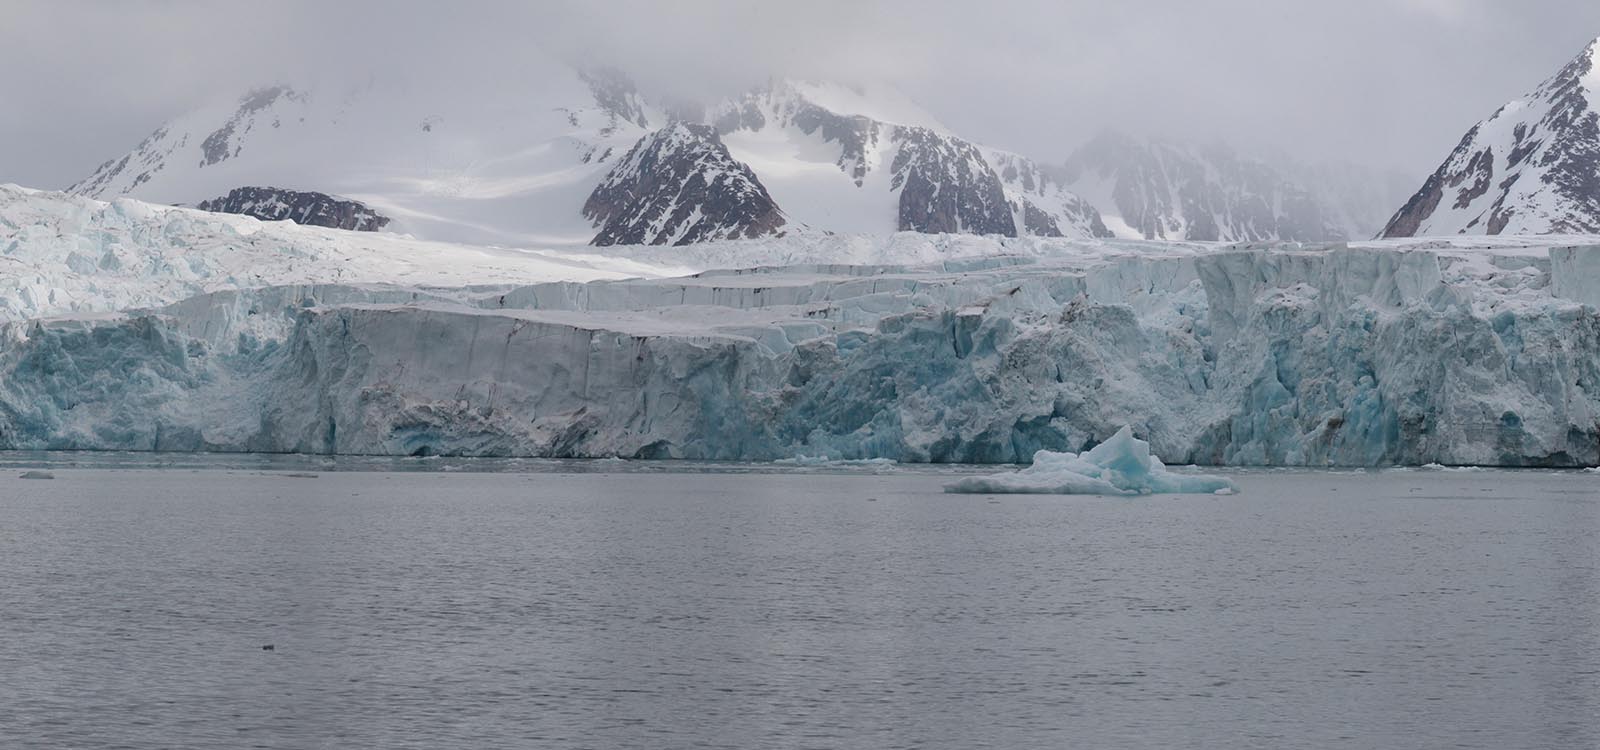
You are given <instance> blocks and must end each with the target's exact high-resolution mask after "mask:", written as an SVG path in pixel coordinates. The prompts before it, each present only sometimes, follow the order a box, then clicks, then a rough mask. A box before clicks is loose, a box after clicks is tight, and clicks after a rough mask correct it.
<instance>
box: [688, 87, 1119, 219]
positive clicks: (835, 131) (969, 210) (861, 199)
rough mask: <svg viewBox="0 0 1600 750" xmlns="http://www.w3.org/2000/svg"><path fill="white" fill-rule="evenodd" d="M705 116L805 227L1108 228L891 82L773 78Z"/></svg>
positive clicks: (1012, 158)
mask: <svg viewBox="0 0 1600 750" xmlns="http://www.w3.org/2000/svg"><path fill="white" fill-rule="evenodd" d="M710 119H711V122H712V123H713V124H714V125H715V126H716V128H717V130H718V131H719V132H720V133H721V134H722V138H723V141H724V142H725V143H727V145H728V149H729V151H730V152H731V153H732V154H733V155H734V158H736V159H739V160H740V161H743V162H745V163H747V164H750V165H751V166H752V167H753V168H754V169H755V172H756V174H757V175H759V176H760V178H761V181H762V183H763V184H765V185H766V186H767V188H768V189H769V190H770V191H772V194H773V197H774V198H775V199H776V200H777V202H778V204H779V205H780V206H782V207H784V210H785V211H786V212H788V214H789V216H790V217H791V218H792V219H794V220H795V221H797V222H800V223H803V224H805V225H808V226H812V227H817V228H822V229H827V230H829V231H837V232H852V233H865V234H884V233H888V232H893V231H897V230H898V231H917V232H962V233H974V234H1000V235H1004V236H1008V237H1016V236H1026V235H1034V236H1046V237H1063V236H1064V237H1108V236H1110V233H1109V232H1108V231H1107V230H1106V229H1105V226H1104V225H1103V224H1101V223H1100V221H1099V216H1098V215H1097V214H1096V212H1095V211H1094V210H1093V208H1092V207H1090V206H1089V205H1088V203H1087V202H1085V201H1083V200H1081V199H1079V198H1078V197H1077V196H1075V195H1072V194H1071V193H1070V192H1068V191H1067V190H1065V189H1064V188H1062V187H1061V186H1060V185H1059V184H1057V183H1056V182H1055V181H1054V180H1053V179H1052V178H1050V177H1049V176H1047V175H1045V174H1044V173H1043V170H1041V169H1040V168H1039V167H1038V166H1037V165H1035V164H1034V163H1033V162H1031V161H1029V160H1028V159H1026V158H1024V157H1021V156H1018V155H1016V154H1011V153H1007V152H1004V151H1000V150H997V149H992V148H987V147H983V146H980V145H978V144H975V143H972V142H970V141H967V140H965V139H962V138H960V137H958V136H956V135H953V134H951V133H950V132H949V130H948V129H947V128H945V127H944V126H943V125H942V124H940V123H939V122H938V120H937V119H935V118H934V117H933V116H931V115H929V114H928V113H926V112H924V111H922V110H921V109H919V108H917V107H916V106H915V104H913V103H911V102H910V101H908V100H906V99H905V98H904V97H901V96H899V95H897V94H895V93H893V92H882V91H876V90H866V89H853V88H849V87H845V86H838V85H828V84H817V83H806V82H795V81H778V82H774V83H773V84H771V85H769V86H767V87H765V88H763V89H761V90H758V91H754V92H750V93H748V94H746V95H745V96H743V97H740V98H738V99H735V100H733V101H729V102H725V103H723V104H722V105H720V106H718V107H717V108H715V109H714V110H713V111H712V113H711V116H710Z"/></svg>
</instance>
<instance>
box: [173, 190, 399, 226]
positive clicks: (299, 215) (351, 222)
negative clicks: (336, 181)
mask: <svg viewBox="0 0 1600 750" xmlns="http://www.w3.org/2000/svg"><path fill="white" fill-rule="evenodd" d="M196 208H199V209H200V210H202V211H216V212H218V213H225V214H242V215H244V216H253V217H255V218H257V219H261V220H263V221H283V220H288V221H292V222H294V223H296V224H304V225H306V226H314V227H329V228H332V229H348V230H352V231H357V232H376V231H378V230H379V229H382V228H383V227H384V226H385V225H387V224H388V223H389V217H387V216H384V215H383V214H380V213H378V212H377V211H374V210H372V209H371V208H368V207H367V205H366V204H364V203H361V202H360V201H353V200H345V199H342V198H335V197H333V196H331V195H327V194H324V193H316V192H309V191H299V190H284V189H282V188H274V187H241V188H234V189H233V190H230V191H228V194H227V195H225V196H223V197H221V198H213V199H211V200H207V201H201V202H200V205H198V206H196Z"/></svg>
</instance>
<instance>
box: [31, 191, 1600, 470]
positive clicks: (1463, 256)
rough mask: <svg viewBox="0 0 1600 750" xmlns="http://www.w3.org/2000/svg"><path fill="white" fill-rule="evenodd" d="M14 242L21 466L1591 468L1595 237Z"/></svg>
mask: <svg viewBox="0 0 1600 750" xmlns="http://www.w3.org/2000/svg"><path fill="white" fill-rule="evenodd" d="M0 222H3V223H0V264H4V266H0V267H4V268H6V269H7V270H6V271H5V273H4V275H0V283H7V284H14V285H13V286H10V287H0V289H3V290H4V291H0V294H3V297H0V301H3V302H4V305H5V309H6V310H9V311H21V312H22V314H23V315H24V316H27V317H30V318H32V317H33V316H38V315H55V317H48V318H43V319H37V318H35V319H20V318H14V319H13V320H11V321H10V322H5V323H0V448H85V449H129V450H214V451H302V452H322V453H327V452H338V453H352V454H398V455H411V454H462V455H531V456H589V457H600V456H624V457H641V458H664V457H682V458H716V459H752V460H771V459H778V458H788V457H793V456H797V455H827V456H830V457H836V458H840V459H856V460H860V459H872V458H886V459H893V460H898V461H972V462H1017V461H1024V460H1027V459H1028V457H1030V456H1032V455H1034V453H1035V452H1036V451H1039V450H1050V451H1057V452H1073V453H1078V452H1081V451H1084V450H1086V449H1088V448H1092V447H1093V446H1095V445H1097V444H1099V443H1101V442H1103V441H1105V440H1107V439H1109V438H1111V437H1113V436H1114V435H1115V434H1116V433H1117V431H1118V430H1120V429H1121V428H1122V427H1123V426H1124V425H1131V426H1132V427H1133V429H1134V430H1135V432H1136V433H1137V434H1139V435H1140V436H1142V437H1144V438H1145V439H1146V440H1148V442H1149V443H1150V448H1151V450H1153V451H1154V452H1155V453H1156V454H1157V455H1160V456H1162V457H1164V458H1167V459H1169V460H1171V461H1173V462H1177V463H1199V464H1214V465H1221V464H1229V465H1330V464H1332V465H1354V466H1374V465H1390V464H1419V465H1420V464H1426V463H1435V462H1436V463H1441V464H1486V465H1512V466H1525V465H1537V466H1581V465H1595V464H1600V313H1597V311H1596V304H1597V303H1600V299H1597V298H1596V297H1597V296H1600V237H1566V238H1511V237H1505V238H1447V239H1430V240H1417V241H1411V240H1392V241H1380V242H1372V243H1365V244H1362V245H1357V246H1346V245H1332V246H1322V247H1310V246H1293V245H1270V246H1247V247H1228V246H1217V245H1202V244H1195V243H1188V244H1173V243H1152V242H1117V241H1076V242H1075V241H1066V240H1044V239H1040V238H1030V239H1019V240H1008V241H1001V240H997V239H986V238H979V237H960V236H943V237H941V236H925V235H896V236H895V237H892V238H886V239H874V238H855V239H850V238H839V237H825V238H819V237H814V236H802V235H796V236H789V237H783V238H764V239H759V240H748V241H740V242H719V243H708V244H704V245H695V246H692V250H693V251H694V252H692V253H689V254H688V255H686V256H684V257H682V258H680V259H681V260H684V261H685V262H688V263H700V262H702V261H707V262H709V261H717V262H718V263H716V264H708V265H702V266H699V267H700V268H710V267H712V266H713V265H717V264H720V261H721V260H723V259H725V258H728V257H734V256H740V255H741V254H743V256H744V257H746V258H747V262H746V263H745V265H766V266H767V267H763V268H751V269H747V270H706V271H704V272H702V273H700V274H698V275H696V276H692V277H676V278H672V277H661V275H660V274H662V273H664V269H663V267H662V266H660V265H657V264H656V263H655V261H656V260H657V259H658V255H659V254H671V253H673V251H674V249H672V248H657V247H645V248H641V247H619V248H615V249H608V252H614V253H616V256H614V257H609V258H596V257H592V256H591V257H584V256H567V255H559V254H550V253H524V252H518V251H510V250H492V249H480V248H468V247H450V246H441V245H436V244H432V243H422V242H416V241H410V240H399V239H396V238H392V237H389V238H384V237H381V236H379V237H376V238H375V237H374V235H371V234H370V233H344V232H335V231H332V230H319V229H312V228H305V227H293V226H289V225H284V224H272V223H262V222H257V221H255V220H251V219H243V218H238V217H227V216H207V215H204V214H198V213H196V212H192V211H186V210H180V209H158V208H154V207H149V206H146V205H144V204H139V203H136V202H132V201H118V202H115V203H112V204H109V205H108V204H101V203H97V202H93V201H85V200H83V199H77V198H70V197H66V196H62V195H60V194H48V193H34V192H29V191H22V190H18V189H9V188H8V189H5V190H3V191H0ZM373 240H377V241H380V243H379V244H376V245H374V244H363V243H366V242H369V241H373ZM74 254H76V258H74ZM108 254H109V255H110V256H111V260H110V261H107V260H104V259H105V258H106V256H107V255H108ZM863 257H877V258H879V259H880V261H879V262H878V263H876V264H864V265H863V264H860V261H861V258H863ZM852 262H854V263H856V264H850V263H852ZM647 272H648V273H651V274H655V275H656V277H655V278H632V279H624V278H620V277H622V276H626V275H643V274H645V273H647ZM24 293H25V294H26V295H27V297H28V299H27V301H26V302H19V301H18V300H19V299H21V297H22V296H23V294H24ZM141 306H149V309H135V308H139V307H141ZM74 308H76V309H79V310H85V311H97V312H94V313H73V314H66V315H61V314H60V313H62V312H63V311H67V310H71V309H74ZM108 310H120V312H103V311H108ZM12 315H15V312H13V313H12Z"/></svg>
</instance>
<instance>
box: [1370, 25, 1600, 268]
mask: <svg viewBox="0 0 1600 750" xmlns="http://www.w3.org/2000/svg"><path fill="white" fill-rule="evenodd" d="M1597 56H1600V39H1597V40H1595V41H1593V42H1590V43H1589V46H1588V47H1587V48H1586V49H1585V50H1584V51H1583V53H1582V54H1580V55H1578V56H1577V57H1576V58H1574V59H1573V60H1572V61H1571V62H1569V63H1567V64H1566V65H1565V66H1563V67H1562V69H1561V70H1560V71H1559V72H1558V73H1556V75H1555V76H1554V77H1552V78H1550V79H1549V80H1546V81H1545V82H1544V83H1542V84H1540V85H1539V87H1538V88H1537V89H1535V90H1534V91H1533V92H1532V93H1530V94H1528V95H1527V96H1525V97H1523V98H1521V99H1518V100H1516V101H1513V102H1511V103H1509V104H1507V105H1505V106H1504V107H1501V108H1500V109H1499V110H1498V111H1496V112H1495V113H1494V115H1493V116H1491V117H1490V118H1489V119H1487V120H1484V121H1483V122H1480V123H1478V124H1477V125H1474V126H1473V127H1472V129H1471V130H1468V131H1467V134H1466V135H1465V136H1464V137H1462V139H1461V141H1460V142H1459V143H1457V144H1456V147H1455V150H1453V151H1451V152H1450V156H1449V157H1448V158H1446V159H1445V160H1444V163H1443V164H1440V165H1439V168H1438V169H1437V170H1435V171H1434V173H1433V174H1431V175H1429V176H1428V179H1427V180H1426V181H1424V182H1423V184H1422V187H1421V188H1420V189H1419V190H1417V192H1416V193H1415V194H1414V195H1412V196H1411V198H1410V200H1407V201H1406V203H1405V205H1404V206H1401V207H1400V210H1399V211H1397V212H1395V214H1394V216H1393V217H1392V218H1391V219H1389V223H1388V224H1387V225H1386V226H1385V227H1384V229H1383V234H1382V236H1384V237H1414V236H1417V235H1419V234H1458V233H1459V234H1501V233H1503V232H1511V233H1516V234H1546V233H1558V234H1562V233H1592V232H1600V102H1595V101H1593V100H1592V99H1593V98H1594V92H1593V91H1591V90H1590V89H1589V87H1588V86H1587V85H1585V80H1586V79H1587V78H1589V77H1591V76H1592V74H1593V72H1594V70H1595V66H1596V64H1597V63H1596V57H1597Z"/></svg>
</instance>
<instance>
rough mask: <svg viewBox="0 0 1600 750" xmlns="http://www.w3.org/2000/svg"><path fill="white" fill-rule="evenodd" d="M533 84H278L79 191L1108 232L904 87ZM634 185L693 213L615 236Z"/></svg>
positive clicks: (854, 225) (480, 210) (503, 238)
mask: <svg viewBox="0 0 1600 750" xmlns="http://www.w3.org/2000/svg"><path fill="white" fill-rule="evenodd" d="M520 74H521V78H522V79H523V80H522V83H521V84H519V85H516V86H507V87H504V88H503V89H490V90H489V91H487V92H486V91H484V85H483V84H481V83H479V84H477V85H467V86H463V85H461V84H460V83H459V82H458V81H456V80H452V79H449V78H447V77H442V76H441V77H440V78H442V80H431V79H428V78H427V77H426V76H424V77H422V78H415V75H413V78H406V77H401V74H399V73H390V74H386V76H385V77H373V78H370V79H365V80H360V81H355V82H351V83H345V84H336V83H328V82H323V83H322V84H321V85H318V86H300V85H293V86H291V85H275V86H269V87H265V88H261V89H258V90H255V91H252V92H249V93H247V94H246V95H245V96H244V97H242V98H240V99H237V100H229V101H222V102H218V103H216V104H214V105H212V106H209V107H205V108H202V109H201V110H199V111H196V112H193V113H190V114H188V115H185V116H183V117H180V118H178V119H176V120H174V121H172V122H170V123H168V124H166V125H163V126H162V127H161V128H159V129H157V130H156V131H155V132H154V133H152V134H151V136H150V137H149V138H147V139H146V140H145V141H144V142H142V143H140V144H139V145H138V146H137V147H136V148H135V149H134V150H133V151H132V152H131V153H129V154H128V155H126V156H123V157H119V158H116V159H112V160H110V161H108V162H106V163H105V164H103V165H101V167H100V168H99V169H97V170H96V171H95V173H94V174H92V175H90V176H89V177H87V178H85V179H84V180H82V181H80V182H79V183H77V184H76V185H73V186H72V187H71V188H70V190H71V192H74V193H77V194H81V195H85V196H88V197H95V198H107V199H109V198H115V197H119V196H128V197H136V198H139V199H142V200H147V201H152V202H159V203H174V204H183V205H198V204H199V203H201V202H202V201H217V199H219V198H221V197H223V196H226V195H228V194H229V193H230V192H231V191H234V190H237V189H240V188H255V189H257V192H265V191H266V189H268V188H275V189H278V190H280V191H302V192H314V193H321V194H325V195H327V196H332V197H333V198H344V199H348V200H353V201H359V202H361V203H363V204H365V205H366V206H368V207H370V208H371V209H373V210H374V211H376V213H377V214H379V215H380V216H382V217H385V218H387V219H389V220H391V223H390V224H389V225H388V226H387V229H388V230H390V231H395V232H400V233H410V234H413V235H416V236H419V237H425V238H429V239H437V240H449V241H457V242H469V243H476V244H499V245H510V246H518V245H521V246H526V245H537V246H556V245H581V244H585V243H592V244H597V245H603V244H613V243H615V242H618V241H621V240H622V239H625V240H627V241H630V242H644V243H655V244H677V243H680V242H693V241H700V240H704V239H711V238H718V237H728V236H743V237H751V236H758V235H761V234H766V233H770V232H773V231H777V227H778V226H779V225H781V226H783V227H784V229H783V230H782V231H786V232H793V231H806V230H810V231H816V232H837V233H872V234H889V233H892V232H895V231H899V230H915V231H926V232H940V231H954V232H968V233H974V234H989V233H994V234H1004V235H1008V236H1015V235H1019V234H1031V235H1042V236H1067V237H1089V236H1109V232H1107V231H1106V230H1105V228H1104V227H1103V226H1102V225H1101V224H1100V221H1099V217H1098V216H1097V215H1096V213H1095V211H1094V209H1093V207H1091V206H1090V205H1089V204H1088V203H1086V202H1084V201H1082V200H1080V199H1078V198H1077V197H1076V196H1074V195H1072V194H1071V193H1070V192H1069V191H1067V190H1066V189H1065V188H1063V187H1061V186H1060V185H1059V184H1056V183H1055V182H1054V180H1053V178H1051V177H1050V176H1049V175H1047V174H1044V173H1043V172H1042V171H1041V170H1039V168H1038V167H1037V166H1036V165H1034V164H1033V163H1032V162H1030V161H1028V160H1027V159H1025V158H1024V157H1021V156H1019V155H1016V154H1010V153H1006V152H1002V151H999V150H996V149H991V148H987V147H984V146H980V145H978V144H975V143H972V142H970V141H967V140H964V139H962V138H959V137H957V136H955V135H954V134H951V133H950V132H949V131H948V130H947V129H945V128H944V127H943V126H942V125H940V124H938V122H937V121H935V120H934V119H933V118H932V117H931V116H930V115H928V114H927V113H926V112H923V111H922V110H920V109H919V108H918V107H917V106H916V105H915V104H914V103H912V102H910V101H909V100H908V99H906V98H905V97H904V96H901V95H899V94H898V93H896V92H894V91H892V90H888V89H872V90H868V89H855V88H850V87H846V86H841V85H837V84H828V83H815V82H802V81H776V82H774V83H772V84H771V85H769V86H767V87H765V88H763V89H761V90H759V91H754V92H750V93H749V94H747V95H745V96H742V97H738V98H736V99H734V100H732V101H728V102H723V103H720V104H714V105H712V106H710V107H708V108H705V109H704V111H696V110H695V108H693V107H673V108H668V107H665V106H660V107H658V106H654V105H653V104H652V103H651V102H650V101H649V100H647V98H646V97H644V96H642V95H641V94H640V93H639V92H637V91H636V90H635V89H634V87H633V85H632V84H631V83H630V82H629V81H628V80H627V79H626V78H625V77H623V76H621V75H620V74H618V73H615V72H608V71H603V70H588V71H584V70H575V69H572V68H569V67H567V66H565V65H562V64H560V63H556V62H554V61H546V62H543V63H535V64H534V65H533V66H532V68H531V69H530V70H527V71H520ZM507 91H510V92H514V95H510V96H508V95H507V94H506V92H507ZM669 109H670V110H671V112H672V114H671V115H669V114H667V113H666V112H667V110H669ZM674 118H685V119H681V121H678V120H674ZM701 118H703V119H704V120H705V122H698V120H699V119H701ZM700 125H710V126H713V127H715V130H716V134H715V136H703V137H696V138H695V139H693V140H694V141H695V142H696V143H697V144H700V145H697V146H695V147H687V146H686V145H685V141H684V140H683V139H682V138H680V137H678V136H681V135H682V133H683V132H684V131H682V130H681V128H684V127H689V128H691V131H690V132H699V131H698V130H697V129H696V128H697V127H698V126H700ZM664 145H672V146H675V147H674V148H663V146H664ZM724 151H725V152H726V153H723V152H724ZM643 154H649V155H651V157H652V158H650V159H648V160H644V161H641V160H639V159H636V158H635V159H633V160H632V161H631V162H630V163H627V164H619V161H620V160H622V159H623V157H624V156H629V157H630V158H632V157H637V156H640V155H643ZM722 178H725V179H724V181H723V182H718V180H719V179H722ZM618 184H625V185H627V186H629V187H628V188H627V189H625V190H622V191H618V190H617V189H616V186H617V185H618ZM707 185H709V186H710V189H706V186H707ZM645 186H648V187H645ZM632 189H639V190H646V189H647V190H648V191H649V192H651V193H652V194H653V199H654V200H655V201H656V203H657V206H656V208H661V209H663V210H665V209H664V207H665V206H666V204H668V203H671V204H672V206H671V208H672V213H676V212H677V211H678V210H679V209H682V213H683V215H682V217H681V218H680V219H679V220H678V221H673V222H670V223H672V224H673V226H672V227H670V228H668V227H665V223H664V222H661V221H657V220H656V219H655V218H652V219H649V220H645V219H642V218H641V219H640V220H639V221H637V222H635V225H634V226H629V227H618V226H615V222H614V220H615V215H614V212H606V211H600V212H597V211H594V210H589V209H591V208H592V207H593V206H594V205H595V204H596V202H597V201H598V202H599V203H601V204H606V203H610V204H618V203H619V201H618V200H617V196H618V195H620V194H622V193H626V192H627V190H632ZM603 192H605V193H610V195H600V193H603ZM668 196H671V199H670V200H669V198H668ZM690 198H693V199H694V200H695V202H693V203H689V202H686V201H687V200H688V199H690ZM741 201H742V202H743V205H735V204H739V203H740V202H741ZM774 203H775V204H776V205H775V206H771V205H766V204H774ZM218 204H219V205H226V204H225V203H223V202H220V201H219V202H218ZM654 210H655V209H651V210H650V211H654ZM690 217H693V221H689V225H696V224H698V225H700V227H701V228H700V229H699V230H690V229H688V228H687V226H686V225H684V224H683V221H684V220H687V219H689V218H690ZM707 217H715V218H709V219H708V218H707ZM780 219H781V221H780ZM658 224H659V225H661V226H657V225H658ZM652 230H653V231H652ZM647 231H651V233H650V234H649V235H648V236H646V235H645V234H644V233H645V232H647Z"/></svg>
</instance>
